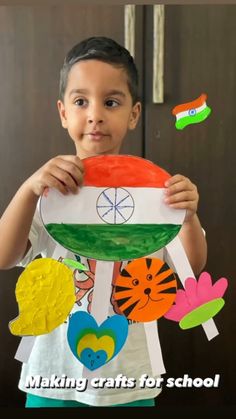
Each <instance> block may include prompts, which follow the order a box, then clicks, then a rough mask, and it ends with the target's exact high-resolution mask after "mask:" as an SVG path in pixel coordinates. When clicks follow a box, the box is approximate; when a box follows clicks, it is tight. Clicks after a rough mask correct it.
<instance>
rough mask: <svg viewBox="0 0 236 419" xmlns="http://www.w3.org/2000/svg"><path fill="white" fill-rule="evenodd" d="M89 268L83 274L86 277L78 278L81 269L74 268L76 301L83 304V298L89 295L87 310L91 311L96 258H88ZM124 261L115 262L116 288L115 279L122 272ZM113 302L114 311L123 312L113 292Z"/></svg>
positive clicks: (113, 280) (113, 282) (113, 281)
mask: <svg viewBox="0 0 236 419" xmlns="http://www.w3.org/2000/svg"><path fill="white" fill-rule="evenodd" d="M87 264H88V270H87V271H84V272H83V274H84V275H86V278H85V279H81V278H78V276H79V275H80V271H79V270H78V269H75V270H74V273H73V274H74V282H75V287H76V294H75V296H76V303H77V304H78V306H81V305H82V299H83V298H85V296H87V301H88V306H87V311H88V313H91V303H92V299H93V288H94V280H95V270H96V260H94V259H87ZM121 265H122V262H115V263H114V270H113V279H112V289H113V290H114V284H115V279H116V278H117V276H118V275H119V273H120V270H121ZM111 304H112V306H113V309H114V312H115V313H117V314H121V311H120V310H119V308H118V306H117V303H116V301H115V300H114V299H113V292H112V294H111Z"/></svg>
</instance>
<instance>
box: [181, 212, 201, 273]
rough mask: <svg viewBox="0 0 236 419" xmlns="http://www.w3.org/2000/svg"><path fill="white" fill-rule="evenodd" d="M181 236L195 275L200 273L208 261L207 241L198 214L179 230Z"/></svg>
mask: <svg viewBox="0 0 236 419" xmlns="http://www.w3.org/2000/svg"><path fill="white" fill-rule="evenodd" d="M179 237H180V240H181V242H182V244H183V246H184V249H185V252H186V255H187V257H188V260H189V262H190V264H191V267H192V269H193V272H194V273H195V275H198V274H199V273H200V272H201V271H202V270H203V268H204V266H205V264H206V261H207V242H206V239H205V234H204V232H203V230H202V227H201V224H200V221H199V219H198V216H197V215H196V214H195V215H194V216H193V217H192V218H191V220H189V221H186V222H184V224H183V226H182V228H181V230H180V232H179Z"/></svg>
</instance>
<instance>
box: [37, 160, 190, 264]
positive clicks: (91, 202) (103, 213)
mask: <svg viewBox="0 0 236 419" xmlns="http://www.w3.org/2000/svg"><path fill="white" fill-rule="evenodd" d="M83 163H84V170H85V176H84V183H83V187H82V188H81V189H80V191H79V193H78V194H77V195H72V194H71V195H66V196H65V195H62V194H61V193H60V192H58V191H57V190H54V189H50V190H49V193H48V194H47V196H43V197H42V198H41V200H40V213H41V218H42V221H43V224H44V226H45V228H46V230H47V232H48V233H49V234H50V236H51V237H52V238H53V239H54V240H55V241H56V242H58V243H59V244H61V245H62V246H63V247H65V248H66V249H68V250H70V251H72V252H74V253H76V254H79V255H81V256H86V257H89V258H93V259H96V260H104V261H106V260H107V261H109V260H110V261H118V260H128V259H135V258H139V257H143V256H147V255H149V254H151V253H153V252H155V251H156V250H159V249H161V248H162V247H164V246H165V245H166V244H167V243H169V242H170V241H171V240H172V239H173V238H174V237H175V236H176V235H177V234H178V232H179V230H180V228H181V225H182V223H183V220H184V217H185V211H184V210H176V209H171V208H169V207H168V206H167V205H166V204H165V203H164V201H163V194H164V183H165V181H166V180H167V179H168V178H169V177H170V175H169V174H168V173H167V172H166V171H164V170H163V169H161V168H160V167H158V166H156V165H155V164H153V163H152V162H150V161H148V160H145V159H142V158H140V157H133V156H122V155H120V156H112V155H107V156H97V157H91V158H87V159H84V160H83Z"/></svg>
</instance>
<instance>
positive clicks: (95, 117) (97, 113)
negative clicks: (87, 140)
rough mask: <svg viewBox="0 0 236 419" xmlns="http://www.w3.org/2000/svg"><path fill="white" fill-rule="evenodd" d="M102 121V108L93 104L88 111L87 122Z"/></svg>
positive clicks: (96, 122) (97, 122)
mask: <svg viewBox="0 0 236 419" xmlns="http://www.w3.org/2000/svg"><path fill="white" fill-rule="evenodd" d="M103 121H104V117H103V114H102V109H101V107H100V106H93V107H91V108H90V109H89V112H88V122H89V124H92V123H93V124H94V123H95V124H99V123H101V122H103Z"/></svg>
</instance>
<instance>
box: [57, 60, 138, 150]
mask: <svg viewBox="0 0 236 419" xmlns="http://www.w3.org/2000/svg"><path fill="white" fill-rule="evenodd" d="M57 104H58V109H59V113H60V117H61V122H62V126H63V127H64V128H66V129H67V130H68V132H69V135H70V137H71V138H72V140H73V141H74V143H75V146H76V151H77V155H78V156H79V157H80V158H85V157H91V156H95V155H99V154H117V153H119V150H120V147H121V145H122V142H123V139H124V137H125V135H126V133H127V131H128V130H132V129H134V128H135V127H136V125H137V122H138V119H139V115H140V111H141V104H140V102H137V103H136V104H135V105H134V106H133V105H132V97H131V94H130V91H129V88H128V83H127V74H126V72H125V71H124V70H123V69H122V68H116V67H113V66H112V65H110V64H107V63H104V62H101V61H98V60H87V61H80V62H78V63H76V64H74V65H73V67H72V68H71V70H70V73H69V75H68V83H67V87H66V91H65V96H64V101H63V102H62V101H60V100H59V101H58V103H57Z"/></svg>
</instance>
